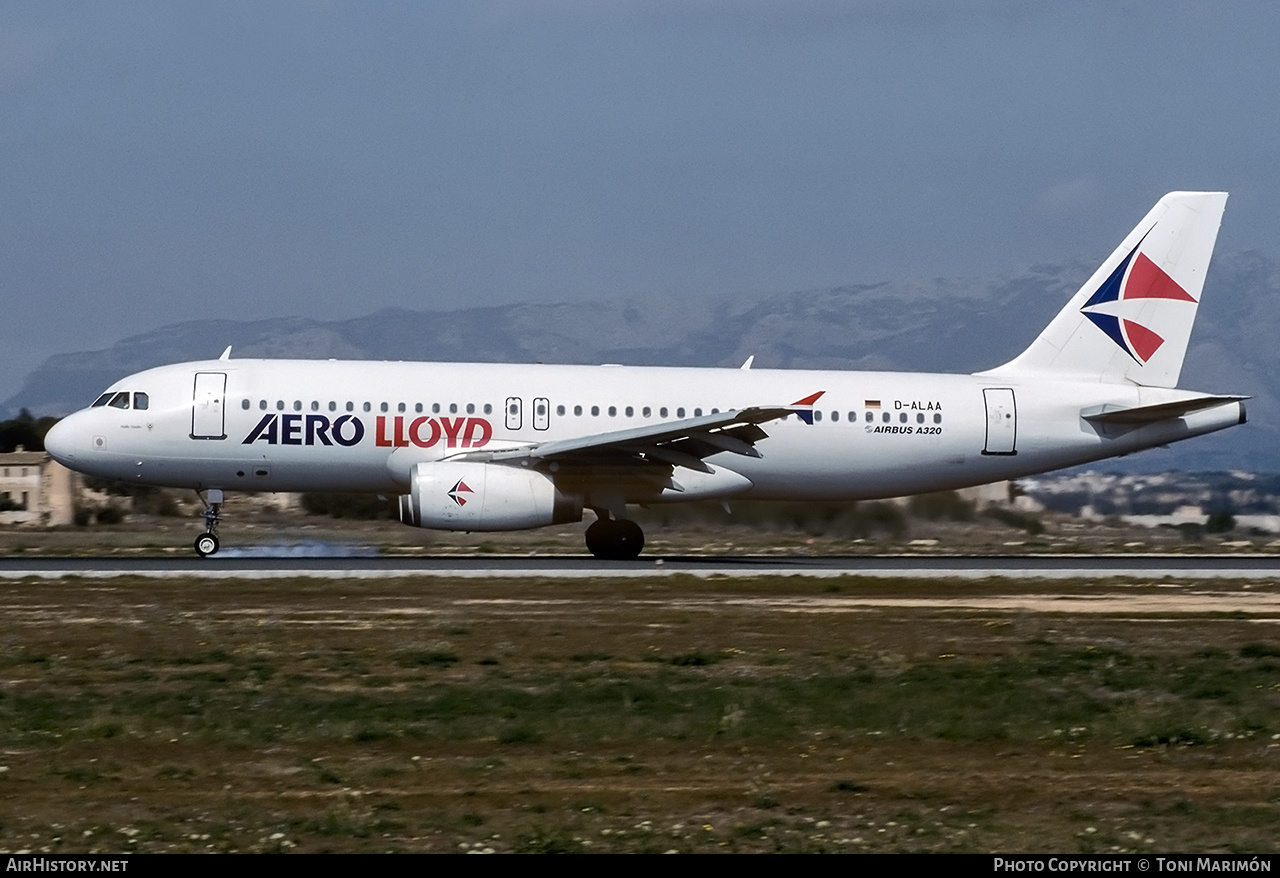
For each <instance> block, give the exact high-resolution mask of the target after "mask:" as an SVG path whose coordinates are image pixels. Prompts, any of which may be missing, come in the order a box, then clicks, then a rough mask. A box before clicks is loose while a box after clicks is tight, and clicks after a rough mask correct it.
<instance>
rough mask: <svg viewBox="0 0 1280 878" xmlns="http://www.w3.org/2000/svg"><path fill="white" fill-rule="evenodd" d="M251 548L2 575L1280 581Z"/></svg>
mask: <svg viewBox="0 0 1280 878" xmlns="http://www.w3.org/2000/svg"><path fill="white" fill-rule="evenodd" d="M251 553H252V550H251V549H241V550H239V551H237V552H236V553H235V554H234V555H233V554H231V553H225V554H220V555H218V556H215V557H212V558H204V559H201V558H196V557H190V558H120V557H103V558H88V557H76V558H45V557H41V558H0V579H18V578H23V577H30V576H35V577H44V578H59V577H64V576H83V577H116V576H150V577H160V578H165V577H199V578H211V579H225V578H237V579H272V578H284V577H295V576H310V577H318V578H326V579H327V578H353V579H376V578H387V577H397V576H442V577H473V578H529V577H549V578H568V577H574V578H587V577H590V578H599V577H606V578H609V577H612V578H637V577H646V576H669V575H673V574H683V575H692V576H732V577H746V576H810V577H836V576H857V575H867V576H894V577H908V578H919V579H943V578H951V579H982V578H987V577H999V578H1020V579H1028V578H1029V579H1075V578H1081V577H1084V578H1099V577H1104V578H1113V577H1142V578H1146V579H1160V578H1164V577H1172V578H1175V579H1184V580H1185V579H1235V580H1276V581H1278V582H1280V556H1274V555H1268V556H1242V555H1219V556H1204V555H1198V556H1182V555H1100V556H1067V557H1063V556H1052V557H1050V556H1030V557H1028V556H1012V557H1011V556H1001V557H983V556H949V557H920V556H901V557H875V558H868V557H790V558H780V557H776V556H743V557H688V556H669V557H643V558H640V559H638V560H635V561H598V560H596V559H594V558H589V557H585V556H581V557H575V556H529V557H467V558H396V557H376V556H374V557H368V556H348V557H332V556H330V557H314V556H300V557H279V556H278V555H276V556H272V555H269V554H267V553H266V552H264V555H263V556H262V557H253V556H252V554H251Z"/></svg>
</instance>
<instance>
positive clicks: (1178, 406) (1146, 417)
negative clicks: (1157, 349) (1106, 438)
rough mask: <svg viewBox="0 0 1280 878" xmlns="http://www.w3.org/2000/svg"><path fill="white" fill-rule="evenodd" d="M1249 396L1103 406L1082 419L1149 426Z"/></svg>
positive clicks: (1241, 400)
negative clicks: (1127, 405)
mask: <svg viewBox="0 0 1280 878" xmlns="http://www.w3.org/2000/svg"><path fill="white" fill-rule="evenodd" d="M1248 398H1249V397H1247V396H1198V397H1195V398H1194V399H1180V400H1177V401H1176V402H1162V403H1157V404H1156V405H1139V406H1129V407H1124V406H1117V405H1101V406H1095V407H1094V408H1092V409H1085V410H1083V411H1081V412H1080V417H1082V418H1084V419H1085V420H1086V421H1089V422H1091V423H1094V424H1149V423H1152V422H1153V421H1164V420H1168V419H1169V418H1180V417H1182V416H1183V415H1187V414H1190V413H1191V412H1198V411H1201V410H1203V409H1211V408H1216V407H1217V406H1220V405H1226V404H1227V403H1232V402H1243V401H1244V400H1246V399H1248Z"/></svg>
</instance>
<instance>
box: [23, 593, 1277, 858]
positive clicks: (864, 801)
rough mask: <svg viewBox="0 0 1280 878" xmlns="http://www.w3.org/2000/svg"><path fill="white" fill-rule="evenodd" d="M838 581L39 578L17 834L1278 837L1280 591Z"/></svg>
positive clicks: (36, 841) (619, 844)
mask: <svg viewBox="0 0 1280 878" xmlns="http://www.w3.org/2000/svg"><path fill="white" fill-rule="evenodd" d="M829 585H830V583H828V582H815V581H806V580H803V579H783V578H778V579H760V580H734V581H702V580H697V579H694V578H691V577H671V578H669V579H668V578H664V579H660V580H649V581H641V582H636V583H631V584H619V583H617V582H611V581H592V580H582V581H571V582H555V581H545V580H543V581H531V582H523V583H522V582H513V581H510V580H507V581H497V582H484V581H477V580H469V581H465V582H462V581H458V582H451V581H448V580H439V579H430V580H416V579H413V578H404V579H400V580H382V581H373V582H365V583H361V584H353V583H350V582H326V581H321V580H297V581H284V582H281V581H274V582H270V583H256V582H253V581H240V580H237V581H227V582H221V583H216V584H210V583H198V584H193V583H186V582H180V581H161V582H157V581H141V580H138V581H131V580H128V579H118V580H112V581H111V582H110V583H108V584H105V585H104V584H102V583H100V582H98V583H94V582H87V581H82V580H63V581H54V582H30V583H16V584H10V585H9V586H8V588H7V593H6V605H7V607H8V622H7V626H6V639H5V643H4V647H3V650H2V651H0V670H2V671H3V673H2V674H0V752H2V753H3V754H4V755H3V756H0V762H2V763H3V770H0V785H2V786H0V788H2V789H4V790H5V791H6V792H7V793H8V795H7V796H4V797H2V798H0V827H3V830H2V832H0V848H7V849H13V850H16V849H19V848H21V849H30V850H33V851H41V850H45V849H47V850H48V851H49V852H51V853H71V852H88V851H97V852H123V851H201V850H209V851H231V850H236V851H294V850H296V851H303V852H347V851H351V852H356V851H384V850H386V851H390V850H401V851H453V852H456V851H459V850H462V849H464V848H463V846H466V847H465V849H467V850H471V849H476V850H485V849H490V848H491V849H493V850H496V851H543V852H550V851H648V852H662V851H666V850H676V851H721V850H723V851H743V852H746V851H789V852H809V851H863V850H866V851H896V850H928V851H983V850H1003V851H1018V850H1053V851H1062V852H1072V851H1085V850H1097V851H1103V852H1107V851H1116V850H1123V851H1162V850H1163V851H1167V850H1174V849H1176V850H1180V851H1207V850H1219V849H1229V850H1236V851H1248V852H1269V851H1272V850H1274V845H1275V841H1274V837H1275V833H1274V827H1275V825H1277V824H1278V823H1280V796H1277V794H1276V793H1275V790H1276V789H1280V783H1277V781H1280V769H1277V768H1276V766H1275V764H1274V763H1275V754H1276V752H1277V748H1280V638H1274V637H1270V636H1269V635H1268V634H1267V631H1268V628H1265V627H1264V628H1260V627H1259V624H1258V623H1259V621H1274V618H1273V616H1274V615H1280V613H1273V612H1272V611H1268V610H1266V609H1265V607H1264V606H1262V605H1260V608H1259V609H1256V610H1251V611H1249V612H1242V613H1230V612H1226V613H1224V612H1213V613H1205V612H1200V611H1197V612H1187V611H1180V610H1179V609H1178V601H1179V599H1180V598H1181V597H1182V596H1183V595H1187V596H1192V595H1199V594H1200V592H1201V591H1202V590H1201V588H1200V587H1199V586H1197V585H1195V584H1185V585H1181V586H1179V585H1176V584H1170V583H1162V584H1161V585H1159V586H1158V587H1157V586H1154V585H1146V584H1143V583H1124V582H1107V583H1106V584H1103V585H1096V584H1092V583H1087V582H1074V583H1072V582H1067V583H1061V584H1054V586H1053V588H1054V590H1055V593H1061V594H1062V595H1076V596H1089V597H1092V598H1100V597H1103V596H1107V595H1110V596H1115V595H1121V596H1126V597H1137V596H1141V595H1144V594H1159V595H1161V596H1163V597H1164V598H1166V599H1167V603H1166V604H1163V605H1162V606H1161V608H1160V609H1159V610H1156V611H1148V615H1146V616H1143V615H1141V614H1138V613H1136V612H1134V611H1132V610H1131V609H1128V608H1126V605H1125V602H1124V601H1118V602H1117V609H1116V610H1114V611H1111V612H1089V613H1081V614H1078V615H1075V614H1070V613H1064V612H1061V611H1060V609H1058V602H1056V601H1054V600H1052V599H1048V598H1047V597H1046V596H1045V595H1044V592H1045V589H1046V586H1045V585H1044V584H1043V583H1019V582H1016V581H1001V582H987V583H964V584H960V583H946V582H912V581H904V580H892V579H864V578H857V577H850V578H847V579H842V580H840V581H839V582H838V586H839V588H838V591H831V590H830V589H829ZM1212 588H1213V589H1214V591H1215V592H1216V593H1222V594H1223V595H1224V597H1225V596H1226V592H1227V590H1229V589H1232V588H1234V587H1233V586H1229V585H1223V584H1221V583H1216V584H1214V585H1213V586H1212ZM1276 589H1277V586H1276V585H1274V584H1272V585H1266V584H1264V585H1257V584H1254V585H1252V586H1250V587H1248V588H1247V589H1244V590H1241V591H1239V592H1236V594H1237V595H1238V596H1239V597H1240V600H1242V601H1247V600H1253V599H1254V598H1255V596H1261V597H1267V596H1269V595H1273V594H1274V593H1275V591H1276ZM960 595H964V596H969V597H973V596H981V597H992V596H1003V597H1006V598H1010V599H1013V598H1017V599H1018V601H1019V606H1025V605H1026V604H1027V602H1028V601H1032V599H1034V598H1037V597H1039V598H1040V600H1041V603H1040V604H1039V605H1037V606H1039V609H1025V608H1024V609H1019V610H1016V611H1008V612H1003V611H976V610H974V609H972V605H971V602H969V603H966V602H964V601H960V602H957V603H954V604H951V603H948V601H949V599H951V598H955V597H957V596H960ZM873 597H874V598H876V599H877V600H878V601H882V600H883V599H884V598H886V597H891V598H895V597H896V598H902V599H906V598H910V599H911V602H908V601H906V600H903V601H901V602H899V603H896V604H895V603H892V602H891V603H890V604H888V605H884V604H882V603H876V604H874V605H872V604H865V603H861V602H862V601H863V600H865V599H867V598H873ZM730 598H732V600H728V599H730ZM818 598H820V599H821V600H822V603H821V604H813V603H811V600H813V599H818ZM833 601H834V602H835V603H832V602H833ZM1267 606H1269V605H1267ZM1268 613H1272V615H1268ZM494 657H500V658H494ZM1184 790H1195V791H1196V792H1195V794H1194V796H1191V795H1188V794H1186V793H1184V792H1183V791H1184ZM1090 828H1092V830H1093V831H1088V830H1089V829H1090Z"/></svg>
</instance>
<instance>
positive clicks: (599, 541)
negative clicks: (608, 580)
mask: <svg viewBox="0 0 1280 878" xmlns="http://www.w3.org/2000/svg"><path fill="white" fill-rule="evenodd" d="M585 536H586V540H587V551H589V552H590V553H591V554H592V555H595V556H596V557H597V558H600V559H602V560H605V561H629V560H631V559H632V558H635V557H636V556H637V555H639V554H640V550H641V549H643V548H644V531H642V530H641V529H640V525H638V524H636V523H635V522H634V521H627V520H622V521H611V520H609V519H599V520H597V521H595V522H593V523H592V524H591V526H590V527H588V528H587V532H586V534H585Z"/></svg>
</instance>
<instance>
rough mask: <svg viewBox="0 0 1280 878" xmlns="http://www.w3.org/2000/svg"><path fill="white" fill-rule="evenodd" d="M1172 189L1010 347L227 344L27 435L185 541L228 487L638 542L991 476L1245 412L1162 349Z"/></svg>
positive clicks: (203, 540) (1196, 264)
mask: <svg viewBox="0 0 1280 878" xmlns="http://www.w3.org/2000/svg"><path fill="white" fill-rule="evenodd" d="M1226 200H1227V193H1225V192H1172V193H1170V194H1168V195H1166V196H1164V197H1163V198H1161V199H1160V201H1159V202H1158V203H1157V204H1156V205H1155V207H1154V208H1152V210H1151V211H1150V212H1149V213H1148V214H1147V215H1146V217H1144V218H1143V220H1142V221H1141V222H1140V223H1138V225H1137V226H1136V227H1135V228H1134V229H1133V231H1132V232H1130V233H1129V235H1128V236H1127V237H1126V238H1125V239H1124V240H1123V241H1122V242H1121V243H1120V245H1119V246H1118V247H1117V248H1116V250H1115V251H1114V252H1113V253H1112V254H1111V255H1110V256H1109V257H1108V258H1107V259H1106V261H1104V262H1103V263H1102V265H1101V266H1100V267H1099V268H1098V269H1097V271H1095V272H1094V274H1093V275H1092V276H1091V277H1090V278H1089V280H1088V281H1087V282H1086V283H1085V284H1084V286H1082V287H1081V288H1080V290H1079V292H1077V293H1076V294H1075V295H1074V296H1073V297H1072V298H1071V299H1070V300H1069V301H1068V302H1067V304H1066V306H1065V307H1064V308H1063V309H1062V310H1061V311H1060V312H1059V313H1058V314H1057V316H1056V317H1054V318H1053V320H1052V321H1051V322H1050V323H1049V325H1048V326H1047V327H1046V328H1045V329H1044V330H1043V331H1042V332H1041V333H1040V335H1039V337H1037V338H1036V339H1035V341H1033V342H1032V343H1031V345H1030V347H1028V348H1027V349H1026V350H1025V351H1024V352H1023V353H1021V354H1020V355H1019V356H1017V357H1015V358H1014V359H1013V360H1011V361H1009V362H1008V363H1005V364H1004V365H1002V366H997V367H996V368H993V369H990V370H987V371H984V372H977V373H974V374H970V375H959V374H923V373H905V372H852V371H811V370H771V369H754V368H751V367H752V365H753V363H752V360H750V359H748V360H747V362H746V363H744V364H743V366H742V367H741V368H737V369H733V368H679V367H672V368H667V367H628V366H621V365H601V366H564V365H542V364H536V365H510V364H478V363H409V362H372V361H335V360H328V361H321V360H269V359H232V358H231V348H229V347H228V348H227V349H226V350H225V351H224V352H223V354H222V356H221V357H220V358H218V359H215V360H204V361H199V362H191V363H182V364H179V365H171V366H163V367H160V368H156V369H149V370H147V371H144V372H140V373H138V374H135V375H131V376H129V377H127V378H124V379H123V380H121V381H118V382H116V383H115V384H112V385H111V386H110V387H109V388H108V389H107V390H106V391H105V392H104V393H103V394H102V395H101V396H99V397H98V398H97V400H96V401H95V402H94V403H93V404H92V405H91V406H89V407H88V408H85V409H82V410H80V411H77V412H74V413H73V414H71V415H69V416H67V417H66V418H64V419H63V420H61V421H60V422H59V423H58V424H56V425H55V426H54V427H53V429H52V430H50V431H49V433H48V435H47V437H46V439H45V447H46V449H47V450H48V452H49V453H50V454H51V455H52V456H53V458H54V459H55V460H57V461H58V462H60V463H62V464H64V465H65V466H67V467H69V468H71V469H74V470H78V471H80V472H82V473H86V474H89V475H94V476H99V477H104V478H109V479H116V480H120V481H123V482H129V483H134V484H139V485H154V486H165V487H177V488H192V489H195V490H196V491H197V492H199V493H200V494H201V497H202V500H203V502H204V503H205V511H204V519H205V529H204V532H203V533H201V534H200V535H199V536H198V537H197V538H196V540H195V550H196V552H197V553H198V554H199V555H201V556H209V555H213V554H214V553H216V552H217V551H218V548H219V540H218V537H217V529H218V524H219V523H220V521H221V520H222V515H221V507H222V504H223V502H224V500H225V495H226V493H227V492H234V491H349V492H367V493H380V494H384V495H397V496H398V497H399V516H400V520H401V521H403V522H404V523H406V524H409V525H413V526H416V527H425V528H434V529H441V530H453V531H503V530H520V529H526V528H535V527H541V526H545V525H553V524H561V523H566V522H577V521H581V520H582V518H583V516H584V510H590V511H591V512H592V513H593V514H594V517H595V520H594V521H593V522H592V523H591V524H590V526H589V527H587V528H586V531H585V539H586V545H587V548H588V549H589V550H590V552H591V553H592V554H593V555H595V556H597V557H599V558H606V559H629V558H634V557H636V556H637V555H638V554H639V553H640V551H641V550H642V548H643V545H644V534H643V532H642V530H641V528H640V527H639V525H637V524H636V523H635V522H634V521H633V520H632V519H631V518H629V517H628V512H627V510H628V507H629V506H631V505H635V504H639V505H647V504H655V503H669V502H681V501H690V500H706V499H716V500H722V501H728V500H730V499H752V500H801V501H803V500H812V501H835V500H839V501H855V500H867V499H876V498H885V497H897V496H904V495H909V494H915V493H923V492H930V491H939V490H945V489H954V488H960V487H965V486H970V485H978V484H984V483H988V482H993V481H998V480H1003V479H1013V478H1017V477H1020V476H1027V475H1032V474H1035V473H1042V472H1047V471H1050V470H1055V469H1060V468H1063V467H1069V466H1074V465H1077V464H1083V463H1088V462H1090V461H1097V460H1102V459H1105V458H1110V457H1115V456H1118V455H1124V454H1130V453H1132V452H1135V451H1140V450H1142V449H1147V448H1152V447H1155V446H1163V445H1166V444H1168V443H1170V442H1174V441H1178V440H1182V439H1187V438H1190V437H1192V436H1200V435H1203V434H1206V433H1212V432H1215V431H1217V430H1222V429H1225V428H1227V427H1231V426H1234V425H1236V424H1243V423H1245V420H1246V414H1245V407H1244V400H1245V399H1247V397H1244V396H1234V395H1219V394H1208V393H1199V392H1195V391H1189V390H1181V389H1179V388H1178V387H1177V384H1178V378H1179V373H1180V372H1181V370H1182V362H1183V358H1184V355H1185V353H1186V349H1187V343H1188V340H1189V338H1190V335H1191V329H1192V324H1193V322H1194V320H1195V316H1196V311H1197V308H1198V305H1199V302H1200V298H1201V293H1202V290H1203V287H1204V281H1205V274H1206V272H1207V270H1208V267H1209V260H1210V257H1211V256H1212V253H1213V247H1214V243H1215V241H1216V239H1217V234H1218V227H1219V225H1220V223H1221V220H1222V213H1223V210H1224V208H1225V205H1226Z"/></svg>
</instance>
